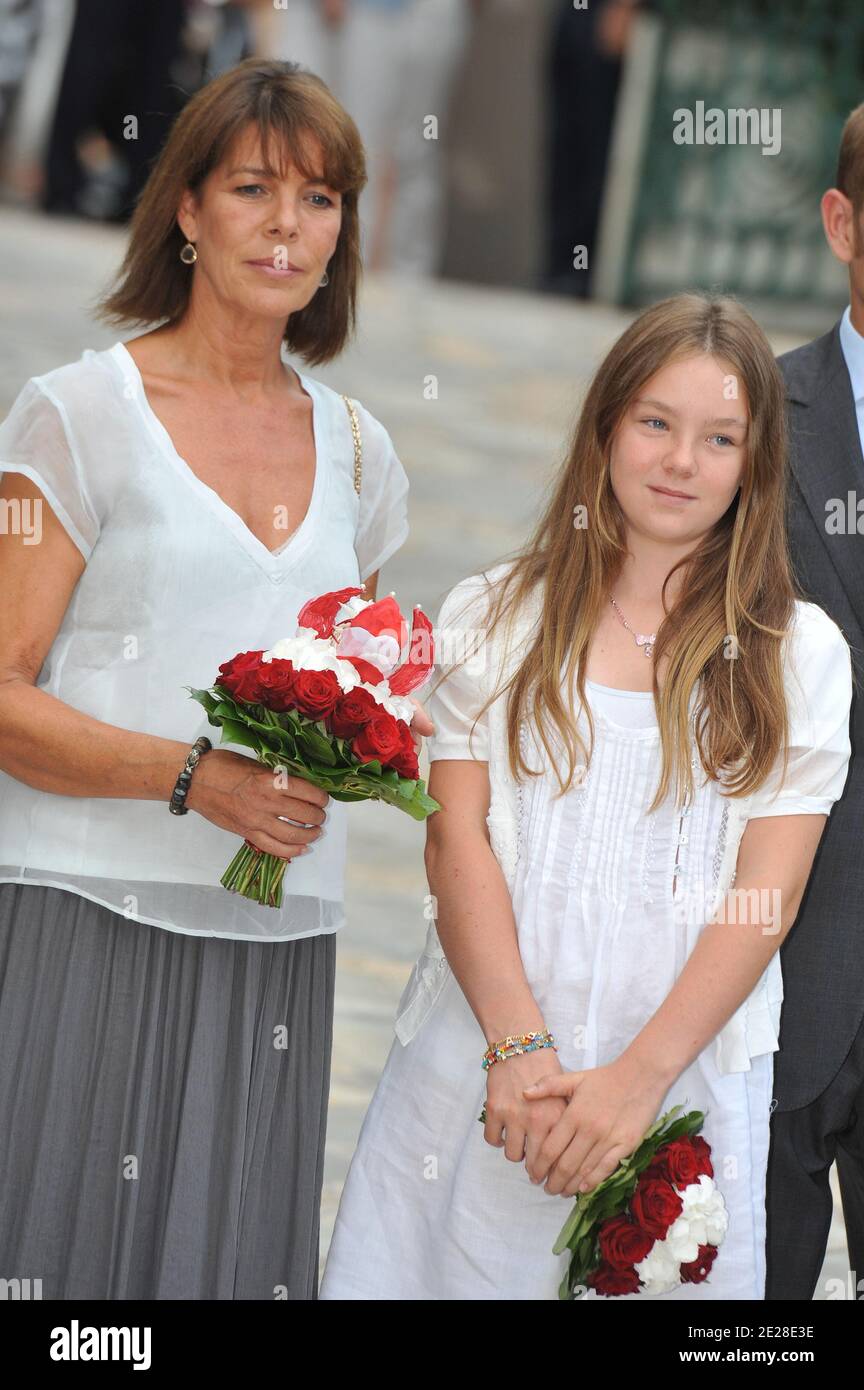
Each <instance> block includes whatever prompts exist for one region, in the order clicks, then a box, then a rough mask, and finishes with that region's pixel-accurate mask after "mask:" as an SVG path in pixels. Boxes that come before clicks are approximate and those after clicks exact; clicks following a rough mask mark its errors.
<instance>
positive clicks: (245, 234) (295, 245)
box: [177, 125, 342, 320]
mask: <svg viewBox="0 0 864 1390" xmlns="http://www.w3.org/2000/svg"><path fill="white" fill-rule="evenodd" d="M308 141H309V145H308V149H309V151H310V152H311V154H312V156H313V158H312V167H313V172H314V173H315V174H321V178H319V179H312V180H310V179H307V178H306V177H305V175H303V174H302V173H301V172H300V170H299V169H297V168H295V167H294V165H293V164H290V165H289V166H288V168H287V169H286V171H285V177H284V178H281V179H280V178H277V177H276V175H275V174H268V173H267V172H266V171H265V169H264V158H263V156H262V152H261V142H260V137H259V135H258V131H257V129H256V127H255V126H254V125H253V126H249V127H247V129H246V131H245V132H244V133H243V134H242V135H241V136H239V137H238V138H237V140H236V141H235V142H234V144H233V145H232V146H231V148H230V149H229V150H228V153H227V154H226V156H225V158H224V159H223V161H222V163H221V164H219V165H217V166H216V168H215V169H213V170H212V171H211V172H210V174H209V175H208V176H207V178H206V179H205V180H204V183H203V184H202V186H201V189H200V194H199V197H198V198H197V199H196V198H195V196H194V194H192V193H191V192H188V191H187V193H186V194H184V197H183V199H182V201H181V204H180V208H179V210H178V217H177V220H178V222H179V224H180V228H181V231H182V232H183V234H184V236H186V238H187V239H188V240H189V241H192V242H194V243H195V246H196V249H197V251H198V260H197V262H196V263H195V265H194V275H195V277H196V282H197V284H196V288H197V289H198V291H199V292H200V290H201V289H204V288H205V287H206V290H207V291H208V292H209V293H211V294H213V295H214V296H215V297H216V299H217V300H218V301H219V302H220V303H221V304H224V305H226V306H232V307H234V308H236V309H240V310H245V311H246V312H248V313H251V314H257V315H262V316H265V317H267V318H276V319H281V320H286V319H287V318H288V315H289V314H293V313H295V312H296V311H297V310H298V309H302V308H304V307H305V305H307V304H308V303H309V301H310V299H311V298H312V296H313V295H314V294H315V293H317V292H319V281H320V280H321V276H322V274H323V272H324V271H325V269H326V268H327V262H328V261H329V260H330V257H331V256H332V255H333V252H334V251H335V249H336V243H337V241H338V239H339V229H340V227H341V225H342V199H341V196H340V194H339V193H337V192H336V190H335V189H333V188H330V187H329V186H328V185H327V184H326V183H324V181H323V162H322V161H321V151H320V145H319V144H318V142H317V141H316V140H315V138H314V137H313V136H312V135H310V136H309V137H308ZM202 282H203V283H202ZM320 293H322V294H323V293H326V290H324V289H322V290H320Z"/></svg>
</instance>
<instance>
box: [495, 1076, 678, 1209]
mask: <svg viewBox="0 0 864 1390" xmlns="http://www.w3.org/2000/svg"><path fill="white" fill-rule="evenodd" d="M505 1065H507V1066H509V1065H510V1064H509V1062H508V1063H506V1064H505ZM668 1089H669V1078H668V1076H664V1077H662V1078H661V1077H655V1076H654V1075H653V1074H652V1073H650V1072H649V1073H646V1071H645V1069H644V1067H638V1066H636V1065H634V1064H633V1063H632V1062H631V1061H629V1060H628V1059H627V1058H625V1057H619V1058H618V1059H617V1060H616V1061H614V1062H611V1063H610V1064H609V1065H608V1066H605V1067H595V1068H593V1069H592V1070H590V1071H568V1072H563V1073H559V1074H552V1075H548V1076H547V1077H546V1078H545V1080H542V1081H540V1082H539V1084H538V1085H537V1086H536V1087H534V1089H526V1091H525V1095H526V1098H527V1099H528V1101H529V1104H531V1105H536V1104H538V1103H541V1104H543V1105H545V1104H546V1103H547V1101H548V1099H549V1098H550V1097H554V1098H557V1097H564V1098H566V1100H567V1106H566V1109H565V1111H564V1113H563V1115H562V1116H561V1119H560V1120H559V1121H558V1123H557V1124H556V1125H555V1126H554V1127H553V1128H552V1129H551V1130H550V1131H549V1133H548V1134H547V1136H546V1138H545V1140H544V1142H543V1144H542V1145H541V1147H540V1150H539V1152H538V1153H537V1154H536V1155H535V1156H534V1158H533V1159H531V1158H528V1159H527V1160H526V1167H527V1169H528V1172H529V1175H530V1177H531V1178H532V1180H533V1181H534V1182H542V1181H543V1179H544V1178H545V1179H546V1191H547V1192H549V1193H554V1194H556V1195H557V1194H560V1195H561V1196H562V1197H573V1196H575V1195H576V1192H577V1191H590V1190H591V1189H592V1188H594V1187H596V1186H597V1184H598V1183H600V1182H602V1181H603V1179H604V1178H608V1177H609V1174H610V1173H614V1171H615V1169H616V1168H617V1167H618V1164H619V1163H620V1161H621V1159H622V1158H626V1157H627V1156H628V1154H631V1153H632V1152H633V1150H634V1149H635V1148H636V1147H637V1146H638V1144H639V1143H640V1141H641V1139H642V1137H643V1135H644V1134H645V1131H646V1129H649V1128H650V1126H651V1125H652V1124H653V1123H654V1121H655V1120H656V1119H657V1116H658V1114H659V1111H660V1106H661V1104H662V1103H663V1098H664V1096H665V1095H666V1093H667V1091H668ZM583 1184H584V1185H583Z"/></svg>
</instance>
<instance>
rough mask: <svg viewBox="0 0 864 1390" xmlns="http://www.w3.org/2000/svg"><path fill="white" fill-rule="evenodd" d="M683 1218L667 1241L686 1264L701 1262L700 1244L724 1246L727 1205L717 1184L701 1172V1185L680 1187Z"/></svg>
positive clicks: (674, 1223)
mask: <svg viewBox="0 0 864 1390" xmlns="http://www.w3.org/2000/svg"><path fill="white" fill-rule="evenodd" d="M676 1191H677V1192H678V1194H679V1196H680V1198H681V1202H682V1210H681V1215H680V1216H679V1217H678V1219H677V1221H674V1222H673V1223H672V1225H671V1226H670V1227H669V1230H668V1232H667V1234H666V1240H667V1243H668V1244H669V1247H670V1249H671V1250H673V1251H674V1253H675V1254H676V1256H677V1257H678V1259H679V1260H680V1261H681V1263H682V1264H689V1263H690V1261H691V1260H695V1259H698V1257H699V1246H700V1245H720V1244H721V1242H722V1240H723V1237H724V1236H725V1234H726V1229H727V1227H728V1225H729V1213H728V1211H727V1210H726V1203H725V1202H724V1200H723V1197H722V1194H721V1193H720V1192H719V1191H718V1188H717V1186H716V1184H715V1183H714V1181H713V1180H712V1179H711V1178H709V1177H708V1174H707V1173H700V1175H699V1178H698V1181H697V1182H691V1183H689V1184H688V1185H687V1187H679V1188H676Z"/></svg>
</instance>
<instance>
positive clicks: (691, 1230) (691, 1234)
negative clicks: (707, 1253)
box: [663, 1212, 705, 1268]
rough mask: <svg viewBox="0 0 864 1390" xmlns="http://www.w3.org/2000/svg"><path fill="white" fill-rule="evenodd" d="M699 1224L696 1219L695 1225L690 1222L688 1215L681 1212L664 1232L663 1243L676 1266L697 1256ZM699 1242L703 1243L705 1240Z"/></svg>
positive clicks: (687, 1262)
mask: <svg viewBox="0 0 864 1390" xmlns="http://www.w3.org/2000/svg"><path fill="white" fill-rule="evenodd" d="M699 1224H700V1223H699V1221H698V1220H697V1222H696V1223H695V1226H694V1225H693V1224H691V1222H690V1221H689V1219H688V1217H687V1216H686V1215H685V1214H684V1212H682V1213H681V1215H680V1216H679V1217H678V1218H677V1220H675V1221H673V1222H672V1225H671V1226H670V1227H669V1230H668V1231H667V1232H666V1239H665V1240H664V1242H663V1244H664V1245H666V1246H668V1248H669V1253H670V1255H671V1256H672V1258H673V1259H674V1260H675V1266H676V1268H677V1267H678V1265H681V1264H689V1263H690V1261H691V1260H695V1259H696V1258H697V1256H698V1254H699V1244H700V1242H699V1239H698V1227H699ZM701 1243H702V1244H703V1245H704V1244H705V1241H702V1242H701Z"/></svg>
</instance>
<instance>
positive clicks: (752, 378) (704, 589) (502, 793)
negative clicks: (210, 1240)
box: [320, 295, 852, 1299]
mask: <svg viewBox="0 0 864 1390" xmlns="http://www.w3.org/2000/svg"><path fill="white" fill-rule="evenodd" d="M785 457H786V454H785V431H784V393H783V387H782V381H781V377H780V374H779V371H778V369H777V367H776V365H775V362H774V358H773V356H772V353H771V349H770V346H769V344H768V342H767V340H766V338H765V336H764V334H763V333H762V331H761V330H760V329H759V327H758V326H757V324H756V323H755V322H754V321H753V319H752V318H750V316H749V315H748V314H747V313H745V311H744V310H743V309H742V308H741V307H740V306H739V305H738V304H737V303H735V302H734V301H732V300H729V299H723V298H720V299H716V298H714V299H709V298H702V297H700V296H697V295H678V296H675V297H674V298H672V299H669V300H666V301H664V302H663V303H660V304H657V305H655V306H654V307H653V308H650V309H648V310H646V311H645V312H644V313H642V314H641V315H640V316H639V317H638V318H637V319H636V320H635V322H634V323H632V324H631V325H630V327H629V328H628V329H627V330H626V331H625V333H624V334H622V336H621V338H620V339H619V340H618V342H617V343H616V344H615V345H614V347H613V348H612V350H611V352H610V353H609V354H608V356H607V358H606V359H605V361H604V362H603V364H602V366H601V367H600V369H599V371H598V373H597V375H596V378H595V380H594V382H593V384H592V386H591V388H590V390H589V392H588V396H587V399H586V403H585V406H584V409H583V411H582V414H581V418H580V420H579V423H578V426H577V429H576V432H575V436H574V439H573V443H572V448H571V449H570V452H569V457H568V458H567V460H566V463H565V464H564V466H563V468H562V470H561V473H560V476H559V477H558V479H557V481H556V485H555V488H554V494H553V496H552V498H551V501H550V502H549V505H548V507H547V509H546V511H545V514H544V515H543V517H542V519H541V520H540V523H539V525H538V526H537V528H536V530H535V533H534V534H533V536H532V537H531V538H530V540H529V542H528V544H527V545H526V546H525V548H524V550H523V551H522V552H520V554H519V555H518V556H517V558H516V559H515V561H508V562H507V563H505V564H502V565H498V566H495V567H494V568H493V569H492V570H491V571H490V572H489V574H488V575H482V576H472V577H471V578H470V579H467V580H464V581H462V582H461V583H460V584H457V585H456V587H455V588H454V589H453V590H452V591H451V593H450V594H449V595H448V596H447V598H446V600H445V602H444V605H443V607H442V610H441V614H440V618H439V639H440V642H441V644H442V647H446V646H447V643H448V640H451V639H452V638H453V636H454V632H456V631H457V626H458V630H459V631H461V632H462V633H464V634H466V639H467V641H468V644H469V650H470V642H471V636H472V634H476V633H477V632H478V631H480V632H485V634H486V640H485V642H484V644H483V646H482V655H483V656H484V657H485V658H486V660H485V663H482V664H483V665H484V669H483V671H482V672H481V674H480V675H479V676H478V674H477V669H476V668H477V665H478V660H477V656H476V655H475V656H474V657H473V658H472V659H471V660H469V661H465V660H464V659H463V660H459V661H456V662H455V663H453V664H452V669H451V670H450V671H449V672H448V673H447V674H446V675H445V678H444V680H443V682H442V683H441V684H440V686H439V687H438V688H436V689H435V690H433V692H432V696H431V698H430V701H429V705H428V708H429V712H430V714H431V716H432V718H433V719H434V720H435V722H436V725H437V732H436V735H435V737H433V738H432V739H431V740H430V743H429V755H430V760H431V762H432V771H431V776H430V783H429V790H430V793H431V794H432V795H433V796H434V797H436V798H437V800H438V801H439V802H441V805H442V810H441V811H439V812H437V813H436V814H435V815H434V816H432V817H431V818H430V820H429V822H428V842H427V849H426V866H427V873H428V879H429V887H430V889H431V893H432V898H431V909H432V915H433V916H435V917H436V919H437V932H436V930H435V924H434V923H433V925H432V926H431V927H430V932H429V941H428V942H427V947H426V950H425V952H424V954H423V955H422V956H421V958H420V960H419V961H418V963H417V965H416V967H415V970H414V973H413V975H412V977H411V980H410V981H409V984H408V987H407V989H406V991H405V994H404V996H403V999H402V1001H401V1004H400V1013H399V1017H398V1019H397V1025H396V1030H397V1034H398V1039H397V1041H395V1042H394V1044H393V1047H392V1049H391V1052H390V1055H389V1057H388V1059H387V1063H386V1066H385V1069H384V1073H383V1075H382V1077H381V1080H380V1082H379V1084H378V1087H377V1090H376V1092H375V1094H374V1096H373V1098H372V1102H371V1104H370V1107H369V1110H368V1113H367V1115H366V1118H365V1121H364V1124H363V1128H362V1131H361V1134H360V1139H359V1144H358V1148H357V1151H356V1153H355V1155H354V1158H353V1161H352V1164H351V1168H350V1171H349V1174H348V1178H347V1181H346V1184H345V1189H344V1192H343V1195H342V1201H341V1204H340V1209H339V1214H338V1218H337V1222H336V1227H335V1231H334V1234H333V1240H332V1244H331V1248H330V1254H329V1260H328V1264H327V1269H326V1272H325V1276H324V1280H323V1284H322V1288H321V1294H320V1296H321V1297H322V1298H331V1299H338V1298H356V1299H544V1298H553V1299H554V1298H556V1297H557V1296H558V1288H559V1284H560V1282H561V1279H562V1277H563V1275H564V1273H565V1271H566V1267H567V1263H568V1260H569V1252H566V1251H565V1252H564V1253H563V1254H562V1255H557V1256H556V1255H553V1253H552V1247H553V1244H554V1242H555V1239H556V1237H557V1235H558V1232H559V1230H560V1228H561V1226H562V1225H563V1223H564V1220H565V1219H566V1217H567V1215H568V1213H569V1212H570V1210H571V1208H572V1202H573V1198H574V1194H575V1193H576V1192H577V1190H590V1189H593V1188H594V1187H595V1186H596V1184H597V1183H599V1182H600V1181H602V1180H603V1178H605V1177H606V1176H608V1174H609V1173H611V1172H612V1171H613V1170H614V1169H615V1167H616V1166H617V1164H618V1162H619V1160H620V1159H621V1158H622V1157H624V1156H625V1155H627V1154H628V1153H630V1152H632V1150H633V1149H634V1148H635V1147H636V1145H637V1143H638V1142H639V1140H640V1138H641V1136H642V1135H643V1133H644V1131H645V1130H646V1129H647V1128H648V1127H649V1126H650V1125H651V1124H652V1123H653V1121H654V1120H655V1119H656V1118H657V1116H658V1115H659V1114H661V1113H662V1112H663V1111H664V1110H666V1109H668V1108H669V1107H670V1106H672V1105H676V1104H681V1105H683V1106H684V1107H685V1109H698V1110H702V1111H704V1112H705V1115H706V1119H705V1125H704V1129H703V1135H704V1138H705V1139H706V1140H707V1142H708V1143H709V1144H710V1145H711V1149H712V1159H713V1164H714V1171H715V1180H716V1182H717V1185H718V1187H719V1189H720V1191H721V1193H722V1195H723V1198H724V1200H725V1203H726V1207H727V1211H728V1230H727V1234H726V1237H725V1240H724V1241H723V1243H722V1244H721V1246H720V1248H719V1253H718V1255H717V1257H716V1259H715V1261H714V1264H713V1268H712V1269H711V1271H710V1274H709V1276H708V1278H707V1279H706V1280H705V1281H704V1282H701V1283H689V1284H684V1285H681V1286H680V1287H678V1288H676V1289H674V1290H672V1291H671V1292H668V1293H665V1294H660V1295H658V1296H659V1297H664V1298H669V1299H699V1298H708V1299H727V1298H730V1299H731V1298H748V1299H761V1298H762V1297H763V1296H764V1276H765V1262H764V1242H765V1172H766V1165H767V1158H768V1139H769V1116H770V1110H771V1091H772V1072H773V1061H772V1053H773V1052H774V1051H775V1050H776V1049H777V1046H778V1042H777V1035H778V1028H779V1015H780V1002H781V999H782V978H781V974H780V958H779V956H778V954H777V950H778V947H779V946H780V944H781V941H782V940H783V939H784V936H785V934H786V932H788V930H789V928H790V927H791V925H792V923H793V921H794V919H795V916H796V913H797V910H798V906H799V903H800V901H801V898H802V895H803V893H804V889H805V887H806V884H807V879H808V875H809V873H810V869H811V866H812V862H813V858H814V855H815V852H816V849H817V846H818V843H819V839H820V836H821V834H822V831H823V829H824V826H825V822H826V818H827V815H828V813H829V811H830V809H831V805H832V803H833V802H834V801H835V800H837V798H838V797H839V796H840V794H841V792H842V790H843V785H844V782H845V778H846V771H847V765H848V760H849V756H850V744H849V734H848V723H849V710H850V703H851V695H852V685H851V680H852V677H851V662H850V653H849V648H848V645H847V643H846V641H845V639H844V638H843V636H842V634H841V632H840V630H839V628H838V627H837V626H836V625H835V623H834V622H833V621H832V620H831V619H830V618H829V617H828V616H827V615H826V614H825V613H824V612H823V611H822V610H821V609H820V608H818V607H816V606H815V605H814V604H812V603H807V602H803V601H802V600H800V599H798V598H797V597H796V595H795V591H794V588H793V580H792V576H791V571H790V566H789V562H788V557H787V552H786V548H785V547H786V537H785V529H784V488H785V483H786V478H785ZM574 678H575V681H576V687H577V689H576V692H575V693H574V689H573V682H574ZM733 885H734V890H733ZM439 939H440V944H439ZM442 948H443V949H442ZM445 953H446V958H445ZM543 1030H548V1033H550V1034H551V1040H550V1039H549V1038H548V1037H547V1038H545V1039H544V1041H545V1043H546V1045H544V1046H541V1047H539V1048H537V1049H536V1050H534V1051H523V1052H521V1053H517V1054H516V1055H514V1056H510V1057H508V1058H507V1059H505V1060H500V1061H496V1062H494V1063H493V1064H492V1065H491V1066H489V1067H488V1069H483V1068H482V1067H481V1059H482V1058H483V1054H484V1051H485V1049H486V1048H487V1047H489V1046H490V1045H491V1044H494V1043H496V1042H499V1041H501V1040H502V1039H504V1038H506V1037H510V1036H521V1035H525V1034H528V1033H532V1032H540V1033H542V1032H543ZM552 1044H554V1045H552ZM537 1083H539V1084H537ZM484 1104H485V1110H486V1119H485V1124H484V1125H482V1126H481V1124H478V1117H479V1116H480V1113H481V1110H482V1109H483V1107H484ZM562 1197H563V1198H564V1200H563V1201H562V1200H561V1198H562ZM584 1296H586V1297H588V1298H596V1297H599V1296H602V1295H598V1294H597V1293H596V1292H595V1291H594V1290H593V1289H591V1290H589V1291H588V1292H587V1294H586V1295H584ZM623 1296H624V1297H630V1298H636V1297H644V1296H645V1295H644V1294H642V1293H635V1294H628V1295H623Z"/></svg>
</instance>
